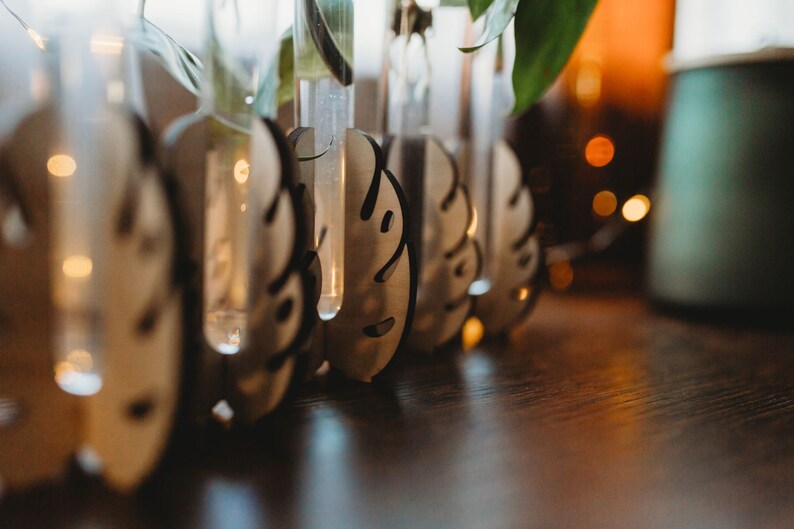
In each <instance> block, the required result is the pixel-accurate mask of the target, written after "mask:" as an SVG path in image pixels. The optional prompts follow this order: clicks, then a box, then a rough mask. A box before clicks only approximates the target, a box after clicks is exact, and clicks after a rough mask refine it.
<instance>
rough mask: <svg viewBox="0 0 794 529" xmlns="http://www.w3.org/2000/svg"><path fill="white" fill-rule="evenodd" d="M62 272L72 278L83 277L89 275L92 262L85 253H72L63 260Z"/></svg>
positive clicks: (92, 265)
mask: <svg viewBox="0 0 794 529" xmlns="http://www.w3.org/2000/svg"><path fill="white" fill-rule="evenodd" d="M62 269H63V274H64V275H65V276H66V277H71V278H74V279H83V278H86V277H88V276H90V275H91V272H92V270H93V269H94V263H93V261H91V259H90V258H88V257H86V256H85V255H73V256H71V257H67V258H66V259H64V261H63V268H62Z"/></svg>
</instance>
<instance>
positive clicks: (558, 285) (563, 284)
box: [549, 261, 573, 290]
mask: <svg viewBox="0 0 794 529" xmlns="http://www.w3.org/2000/svg"><path fill="white" fill-rule="evenodd" d="M549 282H550V283H551V286H552V287H553V288H554V289H556V290H566V289H568V288H569V287H570V286H571V284H572V283H573V268H572V267H571V263H570V262H569V261H561V262H559V263H554V264H553V265H551V266H550V267H549Z"/></svg>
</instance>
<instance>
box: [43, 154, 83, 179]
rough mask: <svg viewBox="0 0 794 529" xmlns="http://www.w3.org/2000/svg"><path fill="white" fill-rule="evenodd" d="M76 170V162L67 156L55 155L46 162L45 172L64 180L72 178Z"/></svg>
mask: <svg viewBox="0 0 794 529" xmlns="http://www.w3.org/2000/svg"><path fill="white" fill-rule="evenodd" d="M76 170H77V162H75V161H74V158H72V157H71V156H69V155H68V154H56V155H55V156H52V157H51V158H50V159H49V160H47V171H49V172H50V174H51V175H52V176H57V177H59V178H66V177H67V176H72V175H73V174H74V172H75V171H76Z"/></svg>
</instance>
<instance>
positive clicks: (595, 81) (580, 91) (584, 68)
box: [575, 61, 602, 107]
mask: <svg viewBox="0 0 794 529" xmlns="http://www.w3.org/2000/svg"><path fill="white" fill-rule="evenodd" d="M601 79H602V74H601V65H600V64H599V63H598V62H595V61H588V62H585V63H583V64H582V65H581V66H580V67H579V70H578V71H577V73H576V90H575V91H576V99H577V100H578V101H579V104H580V105H582V106H583V107H591V106H593V105H595V104H596V103H598V101H599V99H601Z"/></svg>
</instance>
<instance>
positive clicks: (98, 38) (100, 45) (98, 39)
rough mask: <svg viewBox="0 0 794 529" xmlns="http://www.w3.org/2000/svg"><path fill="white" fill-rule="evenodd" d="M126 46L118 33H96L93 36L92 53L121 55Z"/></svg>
mask: <svg viewBox="0 0 794 529" xmlns="http://www.w3.org/2000/svg"><path fill="white" fill-rule="evenodd" d="M123 48H124V39H123V38H121V37H119V36H118V35H94V36H93V37H91V53H96V54H100V55H119V54H120V53H121V50H122V49H123Z"/></svg>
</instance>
